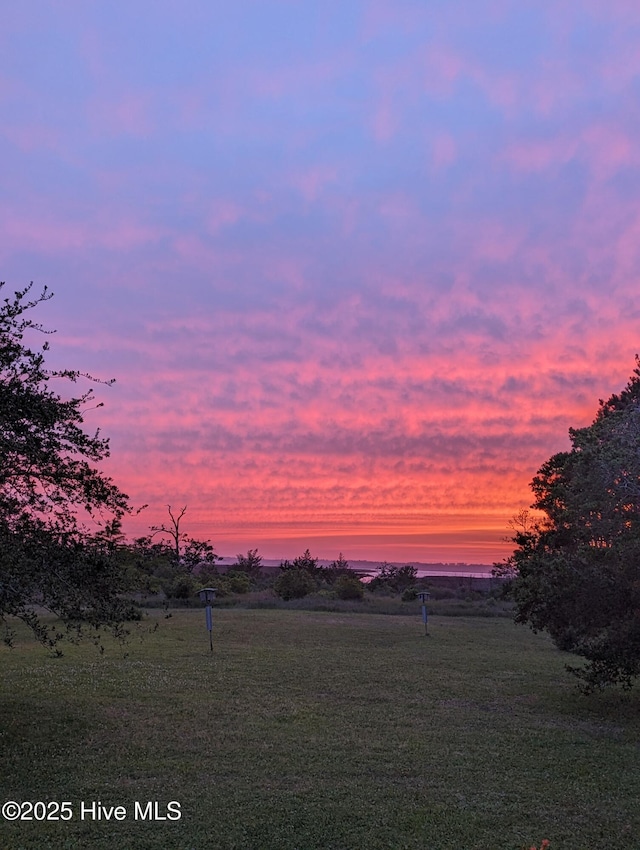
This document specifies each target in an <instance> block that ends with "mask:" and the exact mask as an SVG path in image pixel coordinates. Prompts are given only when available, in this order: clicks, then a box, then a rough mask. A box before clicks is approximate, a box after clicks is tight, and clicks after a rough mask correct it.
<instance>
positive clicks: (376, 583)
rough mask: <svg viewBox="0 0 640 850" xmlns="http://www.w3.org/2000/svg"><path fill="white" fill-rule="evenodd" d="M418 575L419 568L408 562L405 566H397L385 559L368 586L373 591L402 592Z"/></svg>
mask: <svg viewBox="0 0 640 850" xmlns="http://www.w3.org/2000/svg"><path fill="white" fill-rule="evenodd" d="M417 575H418V570H417V569H416V568H415V567H412V566H410V565H408V564H407V565H406V566H404V567H396V566H394V564H388V563H387V562H386V561H385V562H384V563H383V564H381V565H380V572H379V573H378V575H377V576H375V578H372V579H371V581H370V582H369V584H368V585H367V588H368V589H369V590H371V591H372V592H375V591H377V590H382V591H387V592H390V593H402V592H403V591H404V590H406V589H407V588H408V587H411V585H413V584H414V583H415V581H416V578H417Z"/></svg>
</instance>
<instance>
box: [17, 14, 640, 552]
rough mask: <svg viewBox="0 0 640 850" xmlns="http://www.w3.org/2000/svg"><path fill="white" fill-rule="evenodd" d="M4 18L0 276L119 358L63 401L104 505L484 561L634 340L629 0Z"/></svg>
mask: <svg viewBox="0 0 640 850" xmlns="http://www.w3.org/2000/svg"><path fill="white" fill-rule="evenodd" d="M0 17H1V20H2V23H1V26H0V115H1V119H2V120H1V121H0V163H1V165H0V279H2V280H4V281H6V286H7V288H8V289H9V291H10V292H12V291H14V290H17V289H20V288H23V287H24V286H25V285H26V284H28V283H29V281H34V287H35V288H36V289H39V288H41V287H43V286H45V285H46V286H47V287H49V289H50V290H51V291H52V292H53V293H54V298H53V299H51V300H50V301H48V302H47V303H45V304H41V305H40V306H39V307H38V313H37V316H36V315H35V314H34V318H37V319H38V320H40V321H41V322H42V323H43V324H45V325H46V326H47V327H49V328H55V329H56V330H57V334H56V336H55V337H54V338H52V339H51V351H50V353H49V359H48V363H49V365H51V367H52V368H53V367H58V368H61V367H66V368H73V369H80V370H82V371H87V372H89V373H91V374H92V375H95V376H97V377H100V378H104V379H110V378H115V379H116V383H115V384H114V385H113V386H112V387H110V388H109V387H103V386H100V385H97V387H96V393H97V396H98V399H99V401H101V402H103V403H104V407H102V408H99V409H96V410H89V411H87V414H86V420H85V424H86V427H87V429H88V430H91V431H92V430H93V429H95V428H97V427H99V428H100V429H101V431H102V432H103V433H104V434H105V435H107V436H109V437H110V440H111V456H110V458H109V459H108V460H107V461H105V463H104V465H103V468H104V469H105V471H106V472H107V473H108V474H109V475H111V476H112V477H113V478H114V480H115V481H116V483H117V484H119V485H120V487H121V488H122V489H123V490H124V491H125V492H127V493H128V494H129V495H130V497H131V501H132V504H133V505H134V506H140V505H143V504H148V507H147V508H146V509H145V510H144V511H143V512H142V513H140V514H139V515H137V516H135V517H132V518H130V519H129V520H127V523H126V524H125V528H126V530H127V532H128V533H130V534H131V535H134V534H143V533H145V531H146V530H147V529H148V527H149V526H150V525H153V524H157V523H159V522H162V521H163V520H165V519H168V516H167V513H166V505H167V504H171V505H172V506H173V507H178V508H181V507H182V506H184V505H187V506H188V508H187V513H186V514H185V517H184V520H183V529H184V530H185V531H187V532H188V533H190V534H192V535H194V536H196V537H199V538H207V539H210V540H211V541H212V542H213V544H214V546H215V548H216V550H217V551H218V553H219V554H221V555H227V556H228V555H231V556H233V555H235V554H236V553H238V552H246V551H247V549H248V548H256V547H257V548H258V549H259V551H260V552H261V553H262V554H263V555H264V556H265V557H268V558H278V557H294V556H295V555H297V554H300V553H301V552H302V551H303V550H304V549H306V548H310V549H311V551H312V554H314V555H317V556H320V557H322V558H334V557H337V555H338V552H343V553H344V555H345V557H347V559H348V558H352V559H363V558H366V559H369V560H389V561H403V560H404V561H422V562H433V561H449V562H468V563H492V562H493V561H495V560H500V559H502V558H504V557H506V555H508V554H509V551H510V550H511V547H510V545H509V543H508V542H505V537H506V536H508V534H509V529H508V522H509V519H510V518H511V517H513V516H514V514H516V513H517V512H518V511H519V510H520V509H522V508H525V507H527V506H529V505H530V503H531V501H532V495H531V491H530V489H529V482H530V481H531V479H532V477H533V475H534V474H535V472H536V471H537V469H538V468H539V467H540V465H541V464H542V463H543V462H544V461H545V460H546V459H547V458H548V457H549V456H550V455H552V454H554V453H555V452H558V451H562V450H565V449H567V448H568V447H569V439H568V429H569V427H580V426H583V425H587V424H589V422H591V421H592V419H593V417H594V415H595V412H596V409H597V405H598V399H600V398H607V397H608V396H610V395H611V394H612V393H613V392H617V391H619V390H620V389H622V387H623V386H624V385H625V384H626V382H627V380H628V378H629V377H630V375H631V373H632V371H633V368H634V365H635V362H634V356H635V354H636V352H638V351H640V339H639V337H638V326H639V321H640V300H639V299H640V238H639V237H640V204H639V201H640V147H639V145H638V138H640V5H638V4H637V3H636V2H626V0H614V2H611V0H607V2H603V1H601V0H580V2H572V0H549V1H548V2H547V0H535V2H527V0H466V2H457V0H431V1H430V2H426V1H425V0H420V2H411V1H410V0H391V2H373V1H372V2H367V0H362V2H357V0H338V1H336V0H323V2H322V3H316V2H310V0H252V2H246V0H235V2H234V3H229V2H217V0H206V2H200V1H199V0H180V2H177V0H153V2H151V0H131V2H128V3H114V2H113V0H109V2H105V1H104V0H95V2H91V3H87V2H84V0H30V2H28V3H4V4H3V8H2V11H1V14H0ZM4 294H6V292H5V293H4ZM72 389H75V390H76V391H77V390H78V387H75V388H73V387H72ZM60 391H61V392H67V391H68V390H67V389H66V388H65V387H64V386H61V387H60Z"/></svg>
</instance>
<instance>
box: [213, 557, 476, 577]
mask: <svg viewBox="0 0 640 850" xmlns="http://www.w3.org/2000/svg"><path fill="white" fill-rule="evenodd" d="M284 560H285V559H284V558H263V559H262V567H263V568H264V569H277V568H278V567H279V566H280V564H281V563H282V561H284ZM235 563H236V558H235V557H224V558H222V560H221V561H219V562H218V565H219V566H221V567H223V568H225V569H231V568H232V567H233V565H234V564H235ZM331 563H332V561H331V560H329V559H328V558H319V559H318V566H321V567H328V566H329V565H330V564H331ZM348 563H349V568H350V569H352V570H357V571H358V572H365V573H372V574H374V575H375V573H377V572H378V570H379V569H380V566H381V564H382V563H384V562H383V561H382V560H380V561H361V560H360V561H356V560H354V561H349V562H348ZM386 563H388V564H391V565H393V566H396V567H404V566H407V565H408V566H411V567H415V568H416V569H417V570H418V576H419V577H421V578H424V577H427V576H459V577H460V578H491V574H492V570H493V565H492V564H467V563H462V562H459V561H458V562H452V563H448V562H446V561H437V562H433V563H424V562H422V561H387V562H386Z"/></svg>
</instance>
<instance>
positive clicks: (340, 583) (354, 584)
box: [333, 573, 364, 600]
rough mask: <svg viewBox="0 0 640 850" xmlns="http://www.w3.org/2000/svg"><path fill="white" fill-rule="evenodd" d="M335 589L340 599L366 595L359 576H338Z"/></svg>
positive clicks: (358, 597) (354, 598) (359, 597)
mask: <svg viewBox="0 0 640 850" xmlns="http://www.w3.org/2000/svg"><path fill="white" fill-rule="evenodd" d="M333 587H334V590H335V593H336V596H337V597H338V599H353V600H357V599H362V597H363V596H364V585H363V584H362V582H361V581H360V579H359V578H358V576H356V575H353V573H352V574H351V575H346V574H344V573H343V574H342V575H340V576H338V578H337V579H336V581H335V583H334V585H333Z"/></svg>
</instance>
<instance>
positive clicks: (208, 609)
mask: <svg viewBox="0 0 640 850" xmlns="http://www.w3.org/2000/svg"><path fill="white" fill-rule="evenodd" d="M205 616H206V618H207V628H208V629H209V648H210V649H211V652H213V617H212V616H211V605H207V607H206V609H205Z"/></svg>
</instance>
